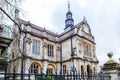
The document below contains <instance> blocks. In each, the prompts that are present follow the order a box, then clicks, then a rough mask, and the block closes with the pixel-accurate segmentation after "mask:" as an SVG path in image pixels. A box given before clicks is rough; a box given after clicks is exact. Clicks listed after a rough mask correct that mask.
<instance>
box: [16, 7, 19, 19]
mask: <svg viewBox="0 0 120 80" xmlns="http://www.w3.org/2000/svg"><path fill="white" fill-rule="evenodd" d="M17 18H19V10H18V9H15V19H17Z"/></svg>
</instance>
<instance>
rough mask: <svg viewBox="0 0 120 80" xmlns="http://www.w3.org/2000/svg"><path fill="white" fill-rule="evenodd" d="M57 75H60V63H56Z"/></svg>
mask: <svg viewBox="0 0 120 80" xmlns="http://www.w3.org/2000/svg"><path fill="white" fill-rule="evenodd" d="M57 74H60V63H57Z"/></svg>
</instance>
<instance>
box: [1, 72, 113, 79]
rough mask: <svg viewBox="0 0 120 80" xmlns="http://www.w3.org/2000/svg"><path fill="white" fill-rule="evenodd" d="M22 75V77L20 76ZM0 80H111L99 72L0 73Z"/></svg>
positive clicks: (107, 75)
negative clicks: (87, 73) (97, 73)
mask: <svg viewBox="0 0 120 80" xmlns="http://www.w3.org/2000/svg"><path fill="white" fill-rule="evenodd" d="M21 76H23V78H21ZM0 80H111V77H110V75H109V74H103V73H100V74H99V75H92V74H91V75H86V74H80V73H79V72H76V73H75V74H73V73H72V72H69V73H68V72H67V73H66V74H57V73H55V74H48V73H46V74H44V73H42V72H41V73H23V74H22V73H16V72H15V71H14V72H13V73H7V72H2V73H0Z"/></svg>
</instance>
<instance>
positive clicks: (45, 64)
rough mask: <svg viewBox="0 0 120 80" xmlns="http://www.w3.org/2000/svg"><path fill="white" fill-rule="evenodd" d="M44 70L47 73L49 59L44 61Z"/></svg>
mask: <svg viewBox="0 0 120 80" xmlns="http://www.w3.org/2000/svg"><path fill="white" fill-rule="evenodd" d="M42 66H43V67H42V70H43V71H42V72H43V73H45V74H46V71H47V67H48V62H47V61H43V65H42Z"/></svg>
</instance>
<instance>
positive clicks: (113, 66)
mask: <svg viewBox="0 0 120 80" xmlns="http://www.w3.org/2000/svg"><path fill="white" fill-rule="evenodd" d="M107 56H108V57H109V60H108V61H107V62H106V63H105V64H104V66H103V70H113V69H117V66H118V65H119V64H118V63H117V62H116V61H114V60H113V59H112V56H113V53H111V52H110V53H108V54H107Z"/></svg>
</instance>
